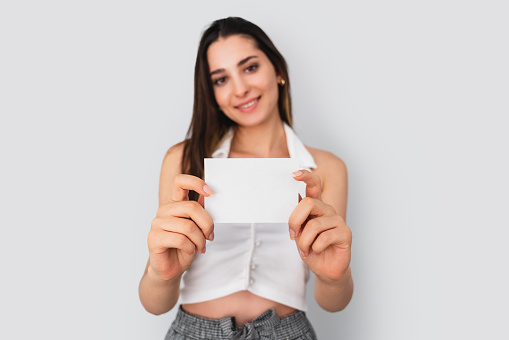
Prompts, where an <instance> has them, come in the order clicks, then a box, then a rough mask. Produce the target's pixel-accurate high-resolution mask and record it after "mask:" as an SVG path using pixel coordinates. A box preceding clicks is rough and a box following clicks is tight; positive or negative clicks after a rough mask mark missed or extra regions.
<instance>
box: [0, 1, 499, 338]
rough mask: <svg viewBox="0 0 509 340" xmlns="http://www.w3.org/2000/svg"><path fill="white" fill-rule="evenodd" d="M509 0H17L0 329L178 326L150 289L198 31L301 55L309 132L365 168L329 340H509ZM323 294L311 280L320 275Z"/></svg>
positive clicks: (302, 119)
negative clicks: (142, 282)
mask: <svg viewBox="0 0 509 340" xmlns="http://www.w3.org/2000/svg"><path fill="white" fill-rule="evenodd" d="M506 3H507V2H504V1H489V0H488V1H452V0H440V1H429V0H428V1H348V2H346V1H339V2H332V1H331V2H324V1H314V2H313V4H312V5H311V3H310V2H304V1H303V2H296V1H257V2H239V1H211V2H205V1H203V2H196V1H189V2H186V3H185V4H184V2H179V3H174V2H171V1H120V0H119V1H113V0H101V1H94V0H90V1H50V0H49V1H2V2H1V4H0V49H1V53H0V112H1V121H0V147H1V162H2V166H1V168H0V169H1V176H0V188H1V189H0V195H1V214H0V218H1V220H0V223H1V237H0V261H1V263H0V265H1V266H0V268H1V281H0V282H1V283H0V284H1V289H0V311H1V314H2V322H1V323H2V327H1V328H0V338H2V339H31V338H36V337H37V338H43V339H70V338H73V339H162V337H163V335H164V334H165V332H166V329H167V327H168V326H169V323H170V321H171V320H172V319H173V316H174V313H173V312H170V313H168V314H166V315H162V316H153V315H151V314H149V313H147V312H146V311H145V310H144V309H143V308H142V306H141V304H140V302H139V299H138V295H137V286H138V283H139V279H140V277H141V274H142V272H143V269H144V265H145V263H146V260H147V256H148V251H147V246H146V237H147V234H148V231H149V227H150V223H151V220H152V219H153V217H154V215H155V212H156V209H157V186H158V176H159V170H160V166H161V161H162V158H163V155H164V153H165V151H166V150H167V148H168V147H170V146H171V145H173V144H175V143H176V142H178V141H180V140H182V139H183V138H184V133H185V130H186V129H187V126H188V123H189V119H190V112H191V108H192V75H193V64H194V59H195V53H196V48H197V44H198V40H199V36H200V33H201V31H202V30H203V29H204V27H205V26H206V25H207V24H208V23H210V22H211V21H212V20H214V19H217V18H220V17H225V16H228V15H239V16H243V17H245V18H246V19H249V20H252V21H253V22H255V23H257V24H258V25H259V26H261V27H262V28H263V29H264V30H265V31H266V32H267V33H268V35H269V36H270V37H271V38H272V39H273V41H274V42H275V44H276V46H278V48H279V49H280V50H281V52H282V53H283V55H284V56H285V57H286V58H287V61H288V64H289V67H290V74H291V80H292V86H293V98H294V102H293V103H294V108H295V121H296V124H295V129H296V131H297V132H298V134H299V135H300V136H301V138H302V139H303V141H304V142H305V143H306V144H308V145H310V146H313V147H317V148H322V149H327V150H329V151H332V152H333V153H335V154H336V155H338V156H340V157H341V158H342V159H343V160H344V161H345V162H346V164H347V166H348V169H349V175H350V180H349V183H350V194H349V206H348V216H347V223H348V224H349V226H350V227H351V228H352V230H353V234H354V244H353V261H352V268H353V275H354V279H355V293H354V297H353V300H352V302H351V304H350V305H349V307H348V308H347V309H346V310H345V311H343V312H340V313H336V314H328V313H326V312H324V311H321V310H320V309H319V307H317V306H316V304H315V303H314V302H313V299H312V294H309V299H308V300H309V301H310V310H309V313H308V314H309V317H310V318H311V320H312V322H313V323H314V325H315V327H316V329H317V332H318V334H319V336H320V338H321V339H391V340H394V339H460V338H461V339H503V338H504V339H507V338H508V336H509V332H508V330H507V327H506V326H504V325H503V323H505V322H506V321H507V319H508V312H507V308H506V306H507V304H508V303H509V299H508V293H507V287H508V286H509V280H508V275H507V274H508V270H507V259H508V258H509V256H508V255H509V254H508V251H507V249H506V239H507V237H508V236H509V233H508V231H507V228H508V224H509V223H508V217H507V206H508V203H509V199H508V189H509V183H508V179H507V174H508V172H509V162H508V156H507V154H508V152H507V145H509V143H508V142H509V138H508V137H507V126H508V125H507V114H508V112H509V105H508V92H509V91H508V90H509V81H508V79H509V66H508V62H507V60H509V48H508V43H507V42H508V32H509V24H508V20H507V17H508V6H507V5H506ZM309 288H310V290H309V292H312V284H311V285H310V287H309Z"/></svg>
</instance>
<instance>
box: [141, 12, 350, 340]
mask: <svg viewBox="0 0 509 340" xmlns="http://www.w3.org/2000/svg"><path fill="white" fill-rule="evenodd" d="M194 84H195V94H194V108H193V117H192V121H191V125H190V127H189V131H188V138H187V139H186V140H185V141H184V142H182V143H179V144H177V145H175V146H173V147H172V148H170V149H169V151H168V152H167V154H166V156H165V158H164V160H163V165H162V170H161V178H160V191H159V209H158V211H157V215H156V217H155V219H154V220H153V222H152V227H151V231H150V233H149V236H148V247H149V254H150V256H149V260H148V263H147V267H146V270H145V273H144V275H143V277H142V279H141V282H140V287H139V294H140V299H141V302H142V304H143V306H144V307H145V308H146V310H147V311H149V312H150V313H153V314H162V313H166V312H167V311H169V310H171V309H172V308H173V307H174V306H175V305H176V303H177V300H178V299H179V297H180V302H181V306H180V308H179V311H178V314H177V318H176V320H175V321H174V322H173V324H172V326H171V328H170V330H169V332H168V334H167V336H166V339H239V338H241V339H262V338H263V339H267V338H269V339H315V338H316V335H315V333H314V331H313V328H312V326H311V325H310V323H309V321H308V320H307V318H306V315H305V313H304V311H305V310H306V303H305V285H306V282H307V279H308V276H309V270H311V271H312V272H313V273H314V274H315V276H316V279H315V298H316V301H317V302H318V304H319V305H320V306H321V307H322V308H324V309H325V310H327V311H330V312H335V311H339V310H342V309H343V308H345V307H346V305H347V304H348V303H349V301H350V298H351V296H352V291H353V282H352V276H351V272H350V255H351V252H350V247H351V240H352V236H351V231H350V229H349V228H348V227H347V226H346V224H345V212H346V198H347V173H346V168H345V165H344V163H343V162H342V161H341V160H340V159H339V158H338V157H336V156H334V155H333V154H331V153H329V152H326V151H322V150H318V149H314V148H311V147H307V146H304V145H303V144H302V143H301V142H300V140H299V139H298V137H297V136H296V134H295V133H294V132H293V130H292V129H291V125H292V114H291V104H290V81H289V78H288V71H287V66H286V62H285V60H284V58H283V57H282V56H281V54H280V53H279V52H278V50H277V49H276V47H275V46H274V45H273V43H272V42H271V41H270V39H269V38H268V37H267V35H266V34H265V33H264V32H263V31H262V30H261V29H260V28H259V27H258V26H256V25H254V24H252V23H250V22H248V21H246V20H244V19H241V18H233V17H230V18H226V19H221V20H217V21H215V22H214V23H212V25H211V26H210V27H209V28H208V29H207V30H206V31H205V32H204V33H203V36H202V38H201V41H200V45H199V48H198V55H197V59H196V67H195V82H194ZM206 157H223V158H224V157H231V158H235V157H238V158H260V157H267V158H269V157H270V158H285V157H294V158H297V159H298V160H299V163H300V166H301V169H300V170H298V169H296V170H298V171H296V172H294V173H293V174H292V175H293V177H294V179H295V180H297V181H300V182H302V183H304V184H305V194H304V192H303V197H304V198H303V199H302V200H301V201H300V202H299V204H298V205H297V207H296V208H295V210H294V211H293V213H292V214H291V216H290V218H289V221H288V224H238V225H231V224H224V225H214V223H213V221H212V219H211V218H210V216H209V215H208V213H207V212H206V211H205V209H204V208H203V197H204V196H210V195H213V192H212V190H211V189H210V188H209V187H208V186H207V184H206V183H205V182H204V181H203V180H202V178H203V159H204V158H206ZM289 176H290V174H289ZM246 181H249V178H246ZM304 184H303V185H304Z"/></svg>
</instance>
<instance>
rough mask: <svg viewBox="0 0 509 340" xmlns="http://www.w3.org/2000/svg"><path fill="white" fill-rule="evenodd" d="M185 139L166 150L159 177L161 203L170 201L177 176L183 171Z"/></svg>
mask: <svg viewBox="0 0 509 340" xmlns="http://www.w3.org/2000/svg"><path fill="white" fill-rule="evenodd" d="M184 146H185V141H184V142H180V143H178V144H175V145H173V146H172V147H171V148H169V149H168V151H166V154H165V155H164V159H163V164H162V167H161V176H160V178H159V204H164V203H167V202H169V200H170V194H171V191H172V187H173V181H174V180H175V177H176V176H177V175H179V174H181V173H182V155H183V154H184Z"/></svg>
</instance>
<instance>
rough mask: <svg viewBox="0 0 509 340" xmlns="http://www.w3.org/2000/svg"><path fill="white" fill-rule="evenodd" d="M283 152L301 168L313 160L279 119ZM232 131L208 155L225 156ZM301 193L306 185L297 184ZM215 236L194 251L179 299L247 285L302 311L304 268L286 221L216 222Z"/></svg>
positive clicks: (193, 299) (200, 299)
mask: <svg viewBox="0 0 509 340" xmlns="http://www.w3.org/2000/svg"><path fill="white" fill-rule="evenodd" d="M284 129H285V135H286V142H287V146H288V152H289V154H290V157H291V158H297V159H298V160H299V165H300V168H301V169H306V170H310V169H311V168H316V164H315V161H314V159H313V157H312V156H311V154H310V153H309V152H308V151H307V149H306V148H305V146H304V145H303V144H302V142H301V141H300V140H299V138H298V137H297V135H296V134H295V132H294V131H293V130H292V128H290V127H289V126H288V125H287V124H284ZM233 135H234V131H233V129H230V130H229V131H228V132H227V133H226V135H225V136H224V137H223V139H222V141H221V142H220V143H219V147H218V148H217V149H216V151H215V152H214V153H213V154H212V157H213V158H227V157H228V155H229V153H230V145H231V141H232V139H233ZM299 185H300V187H299V193H300V194H301V196H302V197H305V184H304V183H302V182H300V183H299ZM214 235H215V237H214V241H213V242H208V241H207V251H206V253H205V254H198V255H197V256H196V258H195V260H194V261H193V263H192V264H191V267H190V268H189V269H188V270H187V271H186V272H185V273H184V275H183V277H182V285H181V295H180V302H181V303H183V304H186V303H196V302H203V301H208V300H212V299H216V298H220V297H223V296H227V295H230V294H232V293H235V292H238V291H242V290H247V291H250V292H252V293H253V294H256V295H258V296H261V297H263V298H266V299H269V300H272V301H276V302H279V303H282V304H284V305H287V306H290V307H293V308H296V309H299V310H306V309H307V306H306V299H305V294H306V283H307V281H308V278H309V269H308V268H307V266H306V265H305V264H304V262H303V261H302V259H301V258H300V256H299V253H298V250H297V247H296V246H295V241H292V240H291V239H290V236H289V231H288V224H287V223H244V224H242V223H239V224H227V223H224V224H220V223H218V224H215V228H214Z"/></svg>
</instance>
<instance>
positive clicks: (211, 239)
mask: <svg viewBox="0 0 509 340" xmlns="http://www.w3.org/2000/svg"><path fill="white" fill-rule="evenodd" d="M209 241H214V232H211V233H210V235H209Z"/></svg>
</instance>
